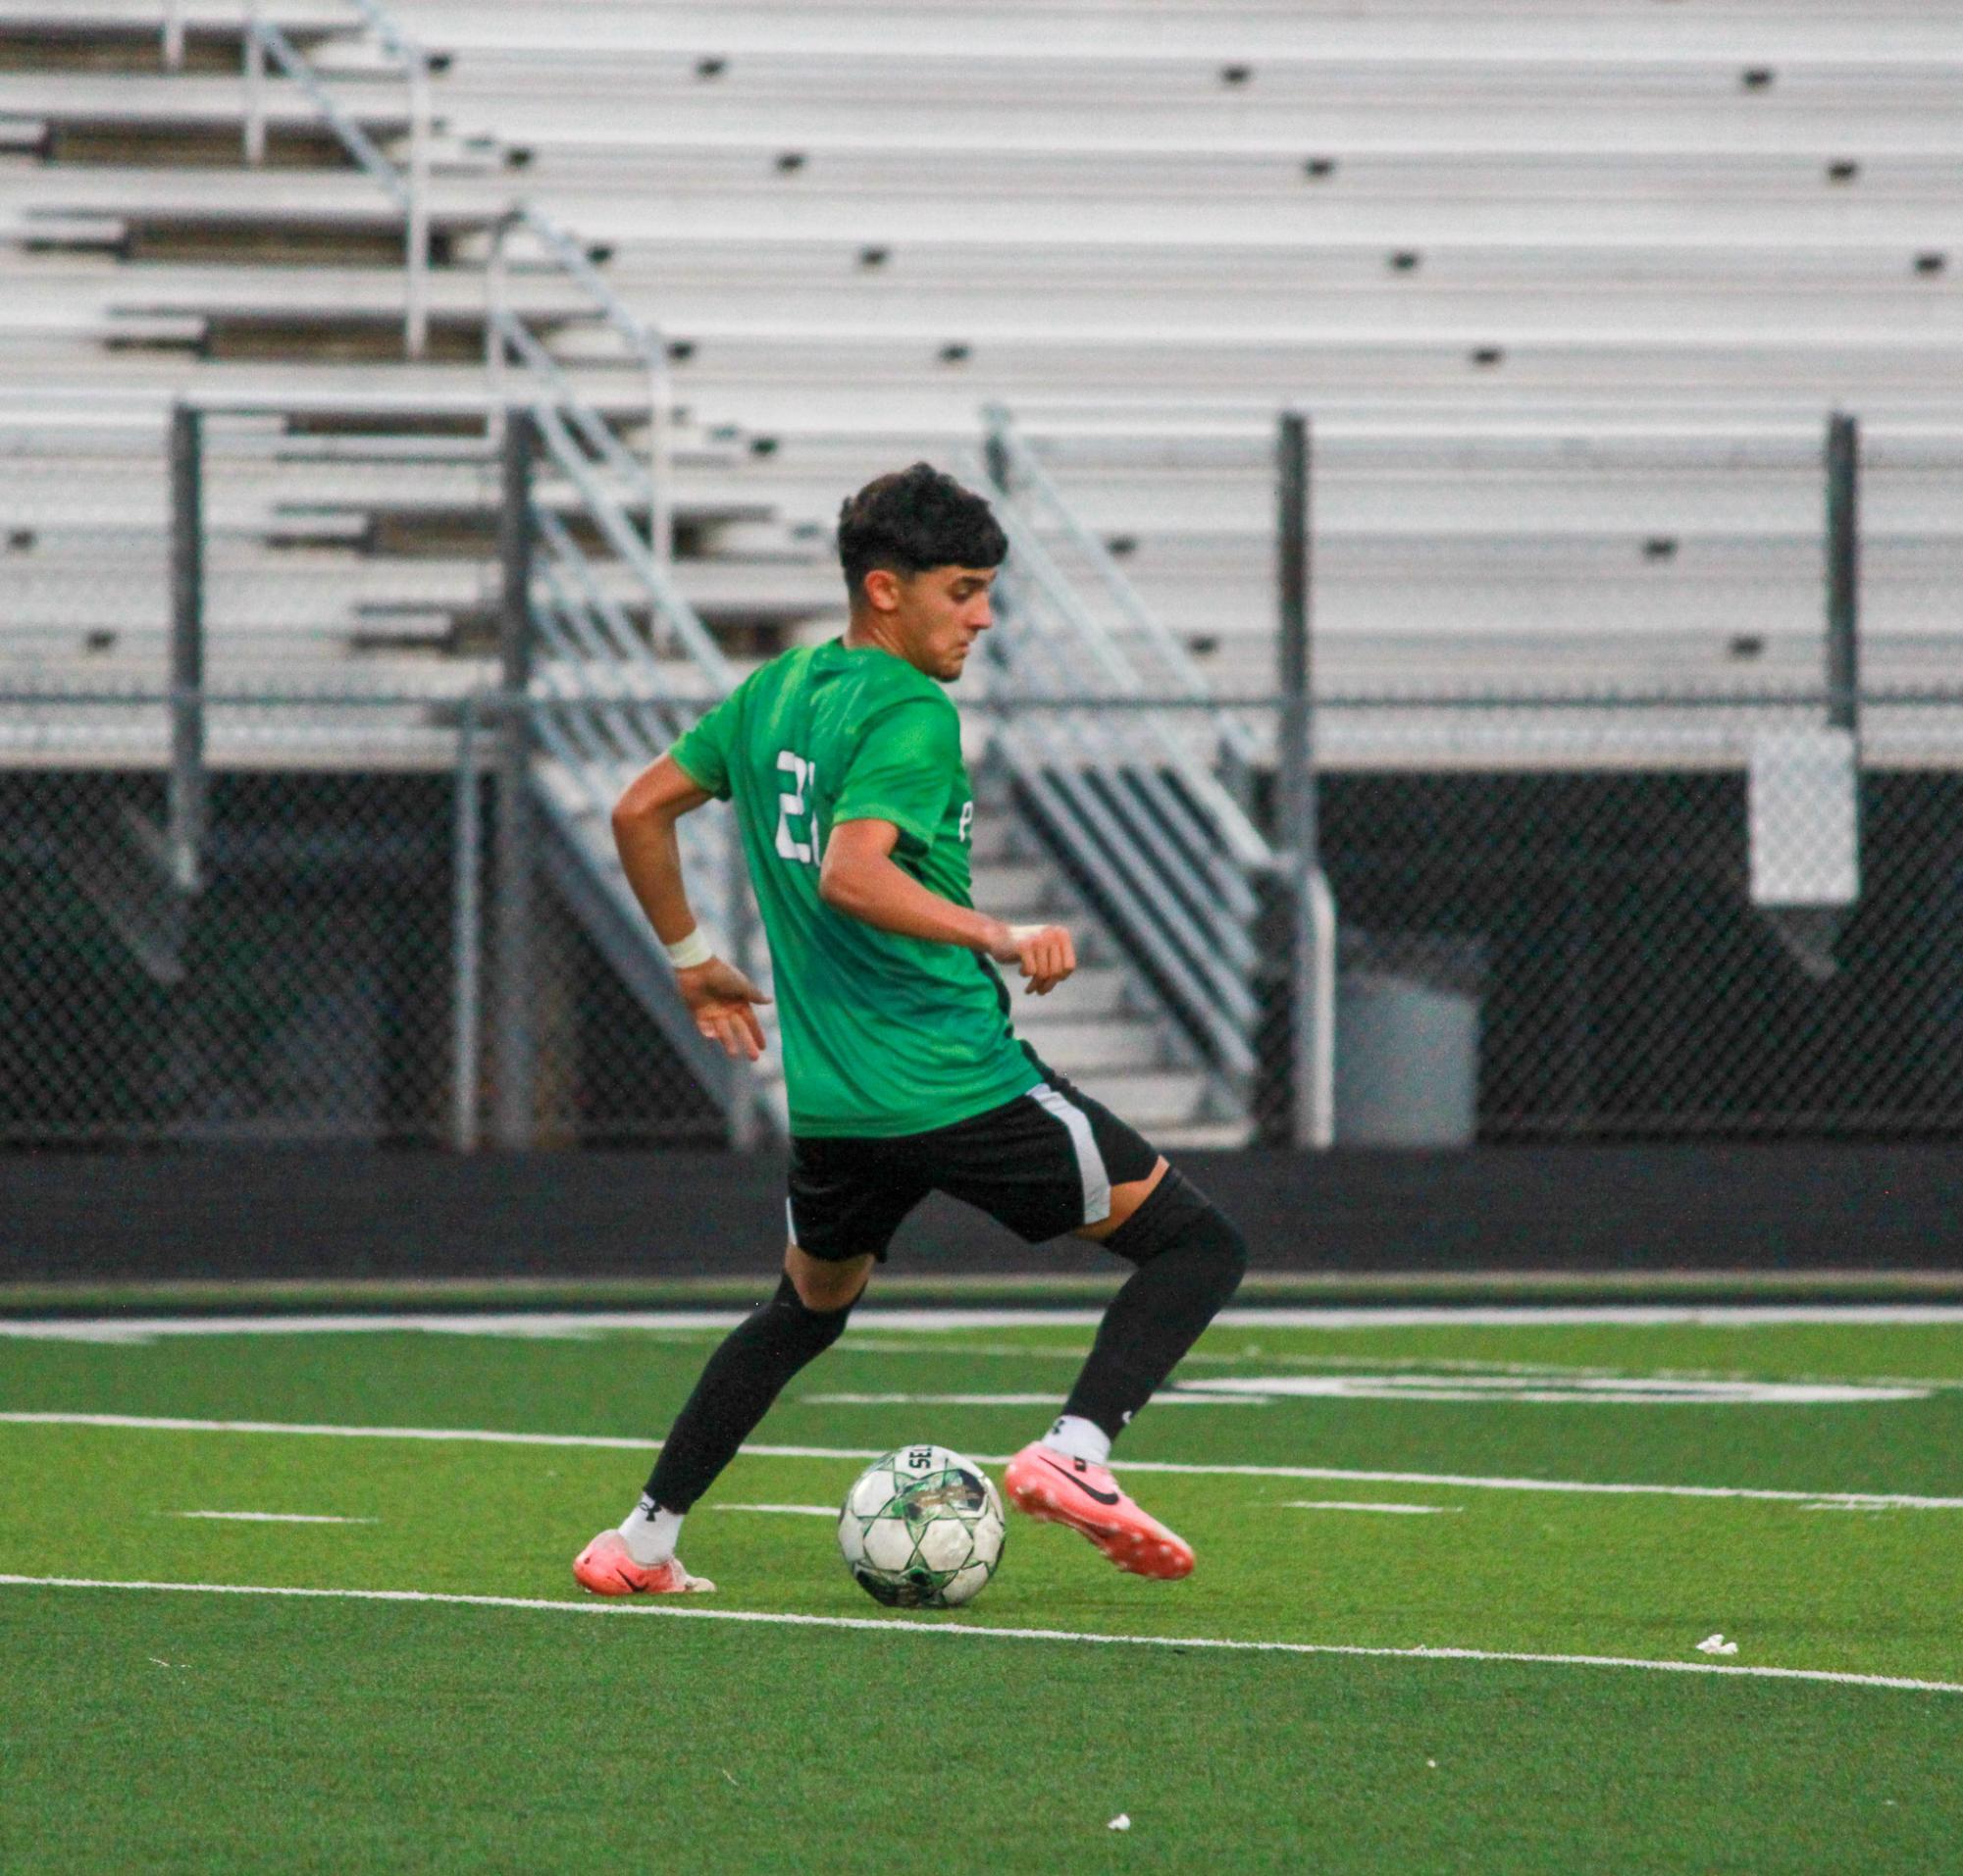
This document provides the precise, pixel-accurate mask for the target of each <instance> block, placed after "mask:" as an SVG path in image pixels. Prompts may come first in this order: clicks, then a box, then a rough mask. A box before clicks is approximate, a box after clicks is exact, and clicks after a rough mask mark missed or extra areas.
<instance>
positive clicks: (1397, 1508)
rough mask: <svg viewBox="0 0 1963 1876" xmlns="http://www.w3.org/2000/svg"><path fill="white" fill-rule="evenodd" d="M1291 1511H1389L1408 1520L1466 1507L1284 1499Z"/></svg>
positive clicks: (1320, 1499) (1339, 1499)
mask: <svg viewBox="0 0 1963 1876" xmlns="http://www.w3.org/2000/svg"><path fill="white" fill-rule="evenodd" d="M1282 1503H1283V1504H1284V1505H1285V1506H1286V1507H1287V1509H1288V1510H1290V1511H1388V1512H1394V1513H1396V1514H1398V1515H1400V1516H1402V1517H1406V1518H1421V1517H1425V1516H1428V1515H1429V1514H1431V1513H1433V1512H1438V1513H1444V1512H1448V1511H1463V1510H1465V1508H1466V1507H1465V1506H1464V1505H1387V1504H1386V1505H1378V1504H1371V1503H1370V1502H1369V1500H1368V1499H1363V1498H1284V1499H1283V1500H1282Z"/></svg>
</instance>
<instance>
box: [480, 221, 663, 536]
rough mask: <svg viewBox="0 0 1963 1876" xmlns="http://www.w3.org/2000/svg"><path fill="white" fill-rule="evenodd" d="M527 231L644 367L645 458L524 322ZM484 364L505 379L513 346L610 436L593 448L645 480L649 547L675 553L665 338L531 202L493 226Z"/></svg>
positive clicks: (494, 378)
mask: <svg viewBox="0 0 1963 1876" xmlns="http://www.w3.org/2000/svg"><path fill="white" fill-rule="evenodd" d="M520 230H522V231H523V232H524V233H526V234H529V235H530V236H531V237H532V239H533V240H534V241H535V242H536V243H537V245H538V247H539V249H540V251H541V252H542V254H543V255H544V256H545V258H546V259H547V261H548V262H549V263H550V264H551V266H552V268H554V269H555V270H556V271H557V272H558V273H560V274H562V275H563V276H564V277H565V278H566V279H567V280H568V281H570V282H571V283H572V284H573V286H575V287H578V288H579V290H580V291H581V292H582V293H583V294H584V295H585V296H586V298H587V299H588V300H589V301H590V302H591V303H592V305H593V308H594V312H595V313H597V314H598V316H599V317H600V318H601V319H602V320H603V321H604V322H605V323H606V324H607V325H608V326H609V327H611V328H612V330H613V331H614V332H615V333H616V334H617V335H618V336H619V337H620V339H621V340H622V342H623V343H624V344H625V346H626V347H627V350H628V353H629V355H630V357H631V358H632V359H633V360H634V361H635V363H636V364H637V365H638V366H639V368H640V369H641V371H642V372H643V373H644V374H645V376H646V384H647V460H646V464H645V465H636V464H634V463H633V462H632V459H631V458H630V457H629V455H628V453H627V450H626V448H625V446H624V445H622V444H621V443H619V440H618V439H617V438H615V437H613V435H612V432H611V431H610V430H608V429H607V426H606V424H605V422H604V420H603V419H601V418H600V417H599V416H598V415H597V413H594V412H592V411H589V410H587V408H586V406H585V405H584V404H583V403H581V402H580V401H579V399H578V398H577V396H576V395H575V394H574V393H573V391H572V388H571V385H570V383H569V381H568V380H567V378H566V375H565V373H564V371H563V370H562V369H561V367H560V366H559V363H558V361H557V360H556V359H554V358H553V357H552V355H551V353H550V352H549V351H548V350H547V349H546V348H545V346H544V345H543V344H542V343H541V342H540V340H539V339H538V337H537V336H536V335H535V334H534V333H533V332H532V331H531V329H530V328H529V327H528V326H527V325H526V324H525V321H524V319H523V318H522V317H521V316H520V314H519V313H518V312H517V310H516V309H515V307H514V306H513V305H512V303H511V293H510V284H511V283H510V273H511V260H510V253H509V244H510V239H511V236H512V235H513V234H515V233H517V232H519V231H520ZM484 290H485V327H484V343H485V366H486V369H487V371H488V372H489V373H490V375H491V383H492V385H493V387H497V386H501V384H502V383H503V380H504V375H505V370H506V367H507V364H508V362H509V360H508V358H507V355H506V354H507V352H511V353H516V354H518V357H519V359H520V362H522V363H523V364H524V365H525V366H526V367H527V368H528V369H529V370H530V371H532V372H533V373H535V374H536V375H537V376H538V377H540V378H542V379H543V380H544V381H545V382H546V383H547V384H549V385H550V386H551V387H552V389H553V391H554V392H555V393H557V395H558V398H559V401H560V403H561V405H562V407H564V408H565V409H567V410H568V411H569V412H573V413H575V414H576V421H578V422H580V424H581V426H582V428H583V429H585V430H587V432H588V435H589V436H590V437H593V431H594V429H597V430H599V431H604V432H605V433H606V438H607V441H606V443H599V441H598V439H597V438H596V437H594V438H593V440H594V443H595V447H596V450H597V451H598V452H599V453H602V454H606V455H607V456H608V457H609V458H610V459H612V460H613V461H614V466H615V467H616V468H618V469H619V470H621V472H622V473H623V474H624V475H627V476H628V477H629V479H630V480H636V479H638V480H642V481H645V483H646V493H647V539H648V548H649V550H650V551H651V553H652V554H653V556H654V559H655V560H656V562H658V563H659V564H660V565H662V566H664V567H665V566H666V565H668V564H669V563H670V561H672V560H673V558H674V552H675V526H674V494H673V487H672V485H673V480H674V476H673V443H672V432H673V422H674V396H673V388H672V386H671V383H670V379H669V371H668V341H667V339H666V337H665V336H664V335H663V334H662V333H661V332H660V331H659V330H658V329H656V328H654V327H651V326H649V325H648V324H647V322H646V321H645V320H644V319H642V318H641V317H640V316H639V315H638V314H636V313H635V312H634V311H633V310H632V309H631V308H630V307H629V306H628V305H627V303H626V302H625V301H624V300H622V299H621V297H620V296H619V294H617V293H616V292H615V291H614V290H613V288H612V287H609V286H608V285H607V283H606V281H605V280H604V279H603V278H602V277H601V275H600V272H599V269H598V268H597V267H595V266H594V263H593V261H592V259H591V257H590V256H589V255H588V253H587V251H586V249H585V248H584V247H583V246H582V245H581V243H580V241H579V240H578V238H577V237H576V236H575V235H573V234H571V233H570V232H569V231H567V230H566V229H564V228H561V227H560V226H559V225H558V224H557V223H556V222H554V221H552V220H551V219H550V218H549V217H548V216H546V215H545V214H543V213H542V211H541V210H540V209H539V208H537V207H536V206H535V205H533V204H532V203H530V202H520V203H518V204H517V205H516V206H515V207H513V208H512V209H511V211H510V212H509V213H508V214H507V215H505V216H503V217H502V218H501V219H500V220H499V221H498V224H497V226H496V227H495V228H494V229H493V230H492V231H491V260H490V265H489V266H487V267H486V269H485V274H484Z"/></svg>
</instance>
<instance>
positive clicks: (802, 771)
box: [777, 749, 818, 866]
mask: <svg viewBox="0 0 1963 1876" xmlns="http://www.w3.org/2000/svg"><path fill="white" fill-rule="evenodd" d="M777 769H778V773H779V774H783V775H788V776H790V778H791V786H790V788H789V790H787V791H785V792H783V793H781V794H779V796H778V797H777V857H778V858H779V859H780V860H802V861H803V862H804V864H805V865H807V866H808V865H811V864H812V863H813V862H814V861H816V860H817V858H818V820H817V816H816V814H815V813H812V814H811V825H810V830H809V831H810V836H811V837H810V839H809V840H800V839H799V838H798V837H797V835H796V834H794V833H793V832H792V831H791V822H792V819H793V817H794V816H796V817H799V818H801V817H802V816H803V815H804V814H806V813H810V812H811V810H810V808H809V807H808V805H807V804H806V802H805V800H804V791H805V790H806V789H807V788H808V787H810V786H811V784H812V783H814V782H815V781H816V780H817V778H818V765H817V763H816V762H807V761H805V759H804V758H803V757H802V756H794V755H793V754H792V753H791V752H790V751H789V750H788V749H787V750H784V751H783V752H781V753H780V754H779V756H778V757H777Z"/></svg>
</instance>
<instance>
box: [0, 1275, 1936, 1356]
mask: <svg viewBox="0 0 1963 1876" xmlns="http://www.w3.org/2000/svg"><path fill="white" fill-rule="evenodd" d="M759 1280H761V1279H759ZM745 1313H746V1312H744V1311H742V1310H729V1309H723V1310H672V1309H671V1310H635V1311H628V1310H620V1311H613V1310H500V1311H487V1312H480V1313H477V1314H474V1315H467V1316H466V1315H444V1314H441V1313H437V1314H430V1313H427V1312H426V1313H422V1314H397V1315H387V1316H350V1315H341V1316H190V1317H185V1316H104V1317H93V1318H88V1319H82V1318H77V1319H75V1320H73V1321H52V1322H49V1321H35V1322H24V1321H14V1320H0V1337H6V1336H16V1337H21V1338H24V1339H26V1340H38V1341H82V1342H131V1343H134V1342H143V1341H147V1340H148V1339H150V1338H151V1337H152V1336H157V1335H349V1334H384V1333H400V1332H403V1331H405V1330H420V1331H423V1332H425V1333H428V1334H433V1335H519V1336H535V1337H539V1338H542V1339H547V1340H549V1339H554V1338H558V1337H573V1338H578V1337H583V1336H586V1335H591V1334H594V1333H597V1332H600V1331H603V1330H606V1329H729V1328H733V1327H734V1326H735V1325H736V1324H737V1323H739V1322H741V1321H742V1320H743V1317H744V1315H745ZM1103 1320H1104V1312H1103V1311H1102V1310H1101V1309H1054V1310H1052V1309H880V1308H879V1307H877V1305H872V1306H869V1307H867V1308H865V1309H863V1310H860V1311H859V1312H858V1313H857V1314H856V1315H854V1316H853V1318H852V1329H851V1330H850V1331H849V1332H850V1333H852V1334H853V1335H861V1334H865V1333H867V1332H869V1331H871V1332H876V1331H880V1330H885V1329H901V1330H907V1331H912V1332H916V1333H917V1332H922V1331H941V1330H953V1329H1093V1328H1095V1327H1096V1326H1097V1325H1098V1324H1099V1323H1100V1322H1102V1321H1103ZM1214 1322H1215V1323H1216V1324H1217V1325H1218V1326H1219V1327H1220V1328H1222V1329H1441V1328H1455V1329H1514V1328H1556V1329H1567V1328H1587V1327H1590V1326H1592V1325H1603V1324H1621V1325H1625V1326H1628V1327H1635V1328H1654V1327H1665V1326H1670V1325H1675V1324H1701V1325H1703V1326H1705V1327H1707V1328H1712V1329H1756V1328H1761V1327H1765V1328H1771V1327H1778V1326H1782V1325H1790V1324H1807V1323H1812V1324H1823V1323H1824V1324H1836V1323H1847V1324H1858V1325H1864V1326H1865V1325H1883V1326H1894V1327H1906V1326H1917V1325H1925V1326H1937V1325H1941V1324H1956V1323H1963V1304H1955V1303H1845V1304H1841V1303H1764V1304H1760V1303H1727V1304H1717V1303H1714V1304H1708V1305H1698V1304H1694V1303H1659V1304H1647V1303H1604V1304H1596V1305H1586V1304H1576V1305H1562V1306H1554V1307H1522V1308H1519V1309H1509V1308H1502V1307H1498V1306H1495V1305H1491V1304H1487V1305H1483V1306H1477V1307H1470V1308H1466V1309H1453V1308H1449V1307H1433V1306H1427V1307H1423V1308H1417V1307H1412V1308H1395V1307H1393V1308H1385V1309H1256V1308H1248V1309H1225V1310H1222V1311H1221V1312H1220V1313H1219V1315H1218V1316H1216V1317H1215V1318H1214Z"/></svg>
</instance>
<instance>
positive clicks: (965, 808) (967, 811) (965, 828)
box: [960, 802, 975, 847]
mask: <svg viewBox="0 0 1963 1876" xmlns="http://www.w3.org/2000/svg"><path fill="white" fill-rule="evenodd" d="M974 824H975V805H974V803H973V802H963V803H962V804H961V826H960V842H961V845H962V846H963V847H965V846H966V845H967V844H968V833H969V830H970V829H971V828H972V827H973V826H974Z"/></svg>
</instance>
